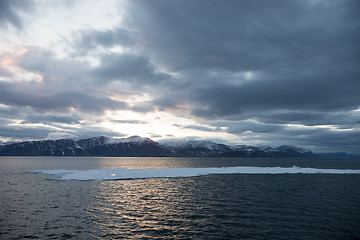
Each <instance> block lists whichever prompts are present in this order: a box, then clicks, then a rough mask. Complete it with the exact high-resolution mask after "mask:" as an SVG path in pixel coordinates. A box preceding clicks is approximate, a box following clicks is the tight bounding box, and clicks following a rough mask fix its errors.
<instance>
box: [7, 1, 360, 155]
mask: <svg viewBox="0 0 360 240" xmlns="http://www.w3.org/2000/svg"><path fill="white" fill-rule="evenodd" d="M21 3H23V2H20V1H3V2H2V3H1V6H0V9H1V14H0V16H1V17H0V26H1V27H2V28H1V29H0V30H1V32H2V34H13V36H14V39H16V40H12V42H10V43H9V42H6V44H8V45H9V46H11V48H8V49H1V53H0V60H1V65H0V74H1V79H0V80H1V81H0V104H2V109H0V113H1V119H3V121H1V122H0V124H1V128H2V129H3V130H2V132H1V133H0V135H1V136H2V137H3V138H4V139H10V140H21V139H25V138H29V139H30V138H31V133H30V132H29V131H31V129H33V130H34V132H33V133H34V134H33V138H41V137H43V136H44V135H46V134H48V133H49V132H51V131H52V130H53V128H55V127H56V130H57V131H65V132H70V133H73V134H79V133H80V131H79V130H76V131H75V130H74V129H80V128H81V129H83V130H81V132H82V134H83V135H84V136H85V135H86V136H89V135H90V133H93V132H92V131H90V130H89V129H90V128H94V127H96V128H97V129H103V130H104V132H105V133H106V132H107V133H110V134H113V133H118V134H119V136H121V135H123V134H125V135H127V134H130V132H126V133H124V131H127V130H129V129H128V127H123V128H121V126H129V124H131V125H132V126H134V129H133V130H138V131H144V133H143V134H144V135H146V134H147V135H148V136H150V135H151V136H156V137H157V138H161V137H162V136H164V137H165V136H166V135H168V136H174V137H181V133H182V132H184V131H185V130H186V131H189V132H188V133H189V134H190V135H191V136H198V137H199V138H207V139H213V140H214V139H215V140H218V141H233V143H234V144H256V145H267V144H270V145H280V144H294V145H300V146H304V147H308V148H310V149H312V150H315V151H348V152H351V153H360V152H359V150H358V149H359V143H360V134H359V130H360V125H359V123H360V94H358V93H359V90H360V81H359V79H360V68H359V67H358V66H359V60H360V48H359V42H360V34H359V31H358V29H359V26H360V11H359V9H360V5H359V3H358V2H357V1H353V0H347V1H336V2H334V1H327V0H319V1H313V0H306V1H303V0H301V1H300V0H299V1H288V2H284V1H277V0H275V1H265V0H264V1H256V2H254V1H224V2H222V1H187V0H185V1H165V0H155V1H145V0H136V1H124V2H121V3H120V2H116V3H114V2H112V1H108V2H106V6H107V5H111V4H114V5H113V8H111V9H110V8H109V9H99V10H98V12H99V15H101V14H102V15H103V16H106V15H107V14H110V13H111V14H114V13H113V11H115V12H116V13H117V14H118V15H119V16H120V17H119V19H118V21H117V22H116V24H109V25H104V26H103V27H98V25H97V24H95V23H92V24H90V25H89V24H88V25H86V24H84V25H76V26H81V27H76V28H75V27H73V25H72V23H71V22H66V21H65V20H64V21H62V22H58V23H57V22H55V23H54V26H56V27H58V29H67V30H66V31H65V30H64V31H63V32H61V33H59V34H58V35H56V36H57V38H54V39H53V40H52V41H50V42H47V43H46V44H42V43H41V41H39V43H36V41H26V36H30V31H32V30H33V26H32V24H33V23H31V22H30V23H26V22H24V21H23V20H22V18H23V17H24V14H25V13H26V14H32V15H33V17H34V19H36V20H37V21H38V22H41V21H44V26H45V24H46V21H47V20H48V19H46V18H45V17H44V16H45V15H46V14H44V16H43V15H41V12H46V11H53V10H54V9H52V6H51V5H49V4H47V5H44V4H43V5H42V4H41V3H36V4H35V3H33V2H27V3H26V4H21ZM67 4H69V3H67V2H66V1H58V2H57V3H56V4H54V7H55V6H56V7H58V12H59V13H62V11H64V12H65V11H66V10H67V9H68V8H67ZM91 4H93V1H88V2H82V3H78V8H86V7H88V8H89V7H90V5H91ZM59 6H63V7H59ZM114 9H115V10H114ZM79 19H86V16H85V17H84V16H81V18H80V17H79ZM88 20H89V22H91V16H90V15H89V16H88ZM95 26H96V27H95ZM11 27H13V28H14V29H16V31H12V30H11ZM19 30H21V31H22V32H23V33H20V32H19ZM21 34H23V35H21ZM24 34H25V40H23V39H24ZM37 37H38V39H39V40H40V39H41V38H42V37H43V35H41V34H40V32H39V36H37ZM29 39H30V37H29ZM60 39H61V40H60ZM56 43H58V45H57V44H56ZM21 49H25V50H21ZM165 116H166V117H165ZM139 118H142V119H139ZM152 118H153V119H155V120H159V119H160V120H161V119H162V124H160V125H157V126H155V125H154V122H155V121H152ZM184 119H186V121H187V122H186V123H185V122H183V121H185V120H184ZM5 120H6V121H5ZM9 122H10V123H9ZM39 124H40V125H39ZM141 126H143V127H144V128H141ZM14 127H16V128H17V129H23V130H22V131H24V134H23V135H21V134H20V135H19V134H18V135H16V134H14V135H11V134H10V132H11V130H12V129H13V128H14ZM43 128H46V129H47V128H49V129H48V130H44V129H43ZM140 128H141V129H149V130H140ZM86 129H88V132H86V131H87V130H86ZM165 129H169V130H165ZM129 131H130V130H129ZM166 131H167V132H166ZM191 131H192V132H191ZM28 132H29V133H28ZM75 132H76V133H75ZM95 132H96V133H97V131H95ZM211 134H212V135H211ZM22 136H26V137H22ZM183 137H184V136H183Z"/></svg>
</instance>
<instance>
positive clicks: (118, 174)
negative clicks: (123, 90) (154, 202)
mask: <svg viewBox="0 0 360 240" xmlns="http://www.w3.org/2000/svg"><path fill="white" fill-rule="evenodd" d="M29 172H33V173H41V174H49V175H55V176H56V177H57V179H59V180H121V179H144V178H174V177H195V176H202V175H209V174H360V170H357V169H356V170H353V169H317V168H300V167H296V166H293V167H291V168H285V167H243V166H240V167H222V168H145V169H127V168H109V169H93V170H64V169H59V170H37V171H29Z"/></svg>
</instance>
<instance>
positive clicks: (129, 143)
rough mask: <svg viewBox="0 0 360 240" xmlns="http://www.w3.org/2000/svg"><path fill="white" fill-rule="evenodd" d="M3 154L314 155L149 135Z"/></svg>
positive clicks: (28, 145)
mask: <svg viewBox="0 0 360 240" xmlns="http://www.w3.org/2000/svg"><path fill="white" fill-rule="evenodd" d="M0 155H2V156H108V157H316V155H315V154H313V153H312V152H311V151H308V150H305V149H302V148H298V147H295V146H287V145H284V146H280V147H278V148H275V149H273V148H271V147H267V146H265V147H254V146H246V145H238V146H228V145H225V144H219V143H214V142H210V141H188V142H182V143H176V144H159V143H157V142H155V141H153V140H151V139H149V138H142V137H139V136H131V137H129V138H119V139H116V138H108V137H104V136H101V137H94V138H88V139H57V140H41V141H27V142H21V143H11V144H5V145H2V146H0Z"/></svg>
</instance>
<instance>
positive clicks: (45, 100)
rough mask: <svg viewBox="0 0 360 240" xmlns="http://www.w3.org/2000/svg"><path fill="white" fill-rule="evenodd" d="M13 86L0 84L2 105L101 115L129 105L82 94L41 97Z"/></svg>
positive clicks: (71, 92)
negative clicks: (77, 111)
mask: <svg viewBox="0 0 360 240" xmlns="http://www.w3.org/2000/svg"><path fill="white" fill-rule="evenodd" d="M13 87H14V86H13V85H12V84H8V83H4V82H0V103H3V104H6V105H12V106H23V107H32V108H35V109H38V110H46V111H59V112H67V111H69V110H70V109H71V108H75V109H77V110H79V111H82V112H89V113H94V112H98V113H101V112H103V111H105V110H106V109H113V110H115V109H125V108H127V104H126V103H124V102H119V101H114V100H112V99H110V98H107V97H97V96H91V95H90V94H85V93H82V92H75V91H69V92H61V93H56V94H54V95H41V94H39V93H37V92H29V91H28V89H24V90H21V91H20V90H17V89H14V90H13Z"/></svg>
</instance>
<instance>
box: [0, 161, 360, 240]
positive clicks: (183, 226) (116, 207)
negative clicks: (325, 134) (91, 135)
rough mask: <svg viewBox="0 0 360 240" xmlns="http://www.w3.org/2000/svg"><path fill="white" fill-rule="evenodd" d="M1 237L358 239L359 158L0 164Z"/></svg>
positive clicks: (359, 210)
mask: <svg viewBox="0 0 360 240" xmlns="http://www.w3.org/2000/svg"><path fill="white" fill-rule="evenodd" d="M0 239H326V240H328V239H360V159H286V158H283V159H271V158H250V159H247V158H103V157H91V158H88V157H0Z"/></svg>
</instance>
